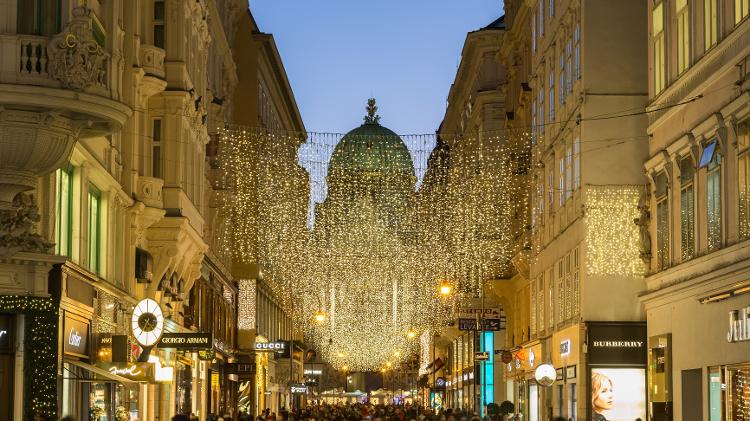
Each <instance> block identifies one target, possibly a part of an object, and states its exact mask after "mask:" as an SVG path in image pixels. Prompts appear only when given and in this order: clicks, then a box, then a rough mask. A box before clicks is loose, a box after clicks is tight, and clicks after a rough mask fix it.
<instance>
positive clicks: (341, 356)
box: [336, 352, 344, 358]
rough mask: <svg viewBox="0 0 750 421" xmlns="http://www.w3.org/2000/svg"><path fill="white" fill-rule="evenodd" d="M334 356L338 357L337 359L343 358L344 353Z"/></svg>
mask: <svg viewBox="0 0 750 421" xmlns="http://www.w3.org/2000/svg"><path fill="white" fill-rule="evenodd" d="M336 356H337V357H339V358H344V353H343V352H339V353H338V354H336Z"/></svg>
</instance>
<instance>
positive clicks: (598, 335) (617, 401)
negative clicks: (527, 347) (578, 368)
mask: <svg viewBox="0 0 750 421" xmlns="http://www.w3.org/2000/svg"><path fill="white" fill-rule="evenodd" d="M588 354H589V371H588V375H589V379H590V382H589V385H590V391H589V393H590V399H588V405H589V415H590V417H589V419H595V420H596V419H607V420H634V419H639V418H640V419H644V420H645V419H646V415H647V414H646V409H647V406H646V396H647V395H646V361H647V360H646V355H647V339H646V324H645V323H590V324H588ZM569 374H574V373H569Z"/></svg>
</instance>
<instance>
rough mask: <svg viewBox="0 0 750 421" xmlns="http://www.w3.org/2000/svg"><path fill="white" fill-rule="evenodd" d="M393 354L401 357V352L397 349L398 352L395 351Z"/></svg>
mask: <svg viewBox="0 0 750 421" xmlns="http://www.w3.org/2000/svg"><path fill="white" fill-rule="evenodd" d="M393 355H395V356H397V357H400V356H401V352H400V351H396V352H394V353H393Z"/></svg>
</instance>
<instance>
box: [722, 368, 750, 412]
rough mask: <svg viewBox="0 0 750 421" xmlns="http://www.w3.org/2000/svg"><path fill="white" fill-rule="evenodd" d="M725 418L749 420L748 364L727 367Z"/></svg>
mask: <svg viewBox="0 0 750 421" xmlns="http://www.w3.org/2000/svg"><path fill="white" fill-rule="evenodd" d="M726 375H727V383H726V384H727V395H728V396H727V419H729V420H732V421H735V420H736V421H748V420H750V365H744V366H740V367H729V368H727V372H726Z"/></svg>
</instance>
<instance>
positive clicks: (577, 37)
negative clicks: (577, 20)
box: [573, 24, 581, 80]
mask: <svg viewBox="0 0 750 421" xmlns="http://www.w3.org/2000/svg"><path fill="white" fill-rule="evenodd" d="M573 44H574V55H573V62H574V66H575V67H574V69H575V71H574V73H575V78H576V80H578V79H580V78H581V25H579V24H576V29H575V31H573Z"/></svg>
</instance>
